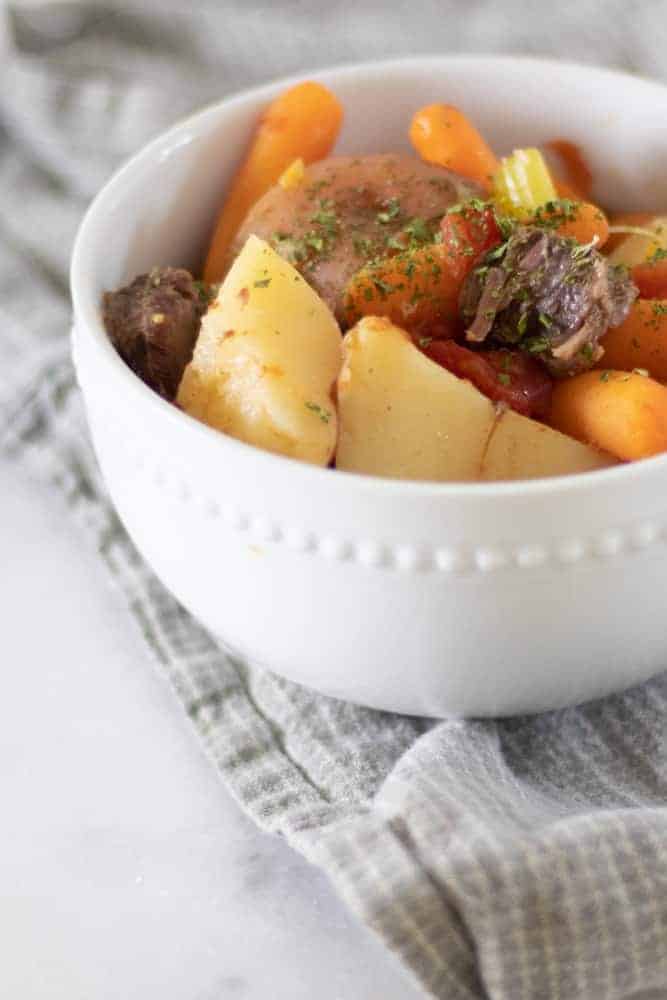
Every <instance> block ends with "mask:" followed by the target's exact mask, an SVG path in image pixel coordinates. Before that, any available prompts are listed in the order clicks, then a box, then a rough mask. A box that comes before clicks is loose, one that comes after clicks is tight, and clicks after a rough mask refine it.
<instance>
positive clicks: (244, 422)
mask: <svg viewBox="0 0 667 1000" xmlns="http://www.w3.org/2000/svg"><path fill="white" fill-rule="evenodd" d="M341 361H342V348H341V333H340V329H339V327H338V324H337V323H336V320H335V319H334V317H333V315H332V313H331V312H330V310H329V308H328V307H327V306H326V305H325V303H324V302H323V301H322V299H321V298H320V297H319V296H318V295H317V293H316V292H314V291H313V289H312V288H311V287H310V286H309V285H308V284H307V283H306V282H305V281H304V280H303V278H302V277H301V275H300V274H298V272H297V271H296V270H295V269H294V268H293V267H292V266H291V264H289V263H287V261H285V260H283V258H282V257H280V256H279V255H278V254H277V253H276V252H275V251H274V250H272V248H271V247H270V246H269V245H268V243H265V242H264V241H263V240H260V239H258V238H257V237H256V236H250V237H249V238H248V240H247V242H246V243H245V245H244V247H243V249H242V250H241V252H240V254H239V255H238V257H237V258H236V261H235V262H234V264H233V266H232V268H231V270H230V271H229V273H228V275H227V277H226V278H225V281H224V282H223V284H222V287H221V288H220V291H219V293H218V295H217V298H216V299H215V301H214V302H213V303H212V304H211V306H210V307H209V309H208V312H207V313H206V315H205V316H204V319H203V322H202V327H201V331H200V333H199V337H198V339H197V344H196V346H195V351H194V355H193V358H192V361H191V362H190V364H189V365H188V367H187V368H186V370H185V373H184V375H183V379H182V381H181V385H180V387H179V391H178V397H177V402H178V405H179V406H180V407H181V408H182V409H183V410H185V411H186V412H187V413H189V414H190V415H191V416H193V417H196V418H197V419H198V420H201V421H203V422H204V423H206V424H209V425H210V426H211V427H215V428H217V429H218V430H221V431H224V433H226V434H229V435H231V436H232V437H235V438H238V439H240V440H241V441H245V442H247V443H248V444H253V445H256V446H257V447H259V448H264V449H266V450H267V451H272V452H277V453H279V454H281V455H288V456H290V457H292V458H298V459H301V460H303V461H305V462H311V463H313V464H315V465H328V463H329V462H330V460H331V458H332V456H333V452H334V448H335V444H336V433H337V418H336V409H335V405H334V402H333V398H332V395H331V390H332V387H333V384H334V382H335V379H336V377H337V375H338V373H339V370H340V366H341Z"/></svg>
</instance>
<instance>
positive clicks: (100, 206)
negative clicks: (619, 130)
mask: <svg viewBox="0 0 667 1000" xmlns="http://www.w3.org/2000/svg"><path fill="white" fill-rule="evenodd" d="M453 63H456V64H458V65H462V66H472V65H473V64H477V65H478V66H481V67H482V68H484V69H486V70H487V71H488V72H489V74H491V73H494V72H495V73H497V72H505V73H506V72H511V71H512V70H513V69H514V68H515V67H516V65H517V64H520V65H522V66H524V67H527V68H529V69H531V68H532V69H534V70H535V71H536V72H537V71H544V70H545V69H547V70H550V71H552V72H553V71H555V70H557V71H558V72H559V73H563V72H568V71H570V72H575V73H577V74H583V75H585V76H588V77H597V78H598V79H600V80H607V81H611V80H612V79H613V80H614V81H616V82H617V83H618V82H622V81H626V82H630V81H631V82H632V84H633V86H637V85H639V86H641V87H645V88H646V89H647V90H648V91H650V90H652V91H654V94H655V96H656V97H657V96H661V97H662V99H663V100H665V99H666V98H667V85H665V84H663V83H661V82H660V81H658V80H654V79H652V78H650V77H647V76H643V75H640V74H636V73H628V72H624V71H622V70H618V69H609V68H606V67H601V66H596V65H594V64H587V63H580V62H574V61H561V60H559V59H554V58H548V57H535V56H527V55H523V54H516V55H494V54H473V53H470V54H451V55H448V54H445V55H423V56H402V57H398V58H389V59H378V60H365V61H361V62H354V63H343V64H341V65H333V66H326V67H317V68H314V69H308V70H303V71H300V72H299V73H295V74H291V75H289V76H281V77H276V78H274V79H272V80H270V81H268V82H266V83H263V84H261V85H259V86H256V87H251V88H246V89H243V90H240V91H237V92H235V93H233V94H230V95H228V96H226V97H224V98H222V99H220V100H216V101H212V102H209V103H208V104H206V105H204V106H203V107H202V108H200V109H198V110H195V111H193V112H192V113H190V114H189V115H187V116H185V117H184V118H181V119H180V120H178V121H176V122H175V123H174V124H173V125H171V126H170V127H169V128H168V129H166V130H164V131H162V132H161V133H159V134H158V135H157V136H155V137H154V138H153V139H151V140H149V142H147V143H146V144H145V145H144V146H142V147H141V148H140V149H139V150H138V151H137V152H136V153H134V154H133V155H132V156H130V157H129V158H128V159H127V160H125V161H124V163H122V164H121V165H120V166H119V167H118V168H117V169H116V170H115V171H114V172H113V174H112V175H111V177H110V178H109V179H108V180H107V182H106V183H105V184H104V185H103V187H102V188H101V189H100V191H99V192H98V194H97V195H96V196H95V197H94V199H93V201H92V202H91V204H90V205H89V207H88V209H87V211H86V213H85V214H84V216H83V219H82V220H81V222H80V224H79V228H78V231H77V234H76V238H75V241H74V246H73V250H72V256H71V265H70V290H71V297H72V303H73V309H74V331H73V337H74V342H75V344H76V339H77V338H79V337H85V338H86V339H87V342H88V344H89V346H90V347H91V349H92V350H93V352H94V354H95V360H96V363H99V365H100V366H101V367H102V368H103V369H104V371H105V373H106V374H107V375H108V377H109V378H110V379H112V380H113V382H114V383H115V384H116V386H117V388H118V391H119V392H124V393H128V392H129V394H130V399H131V400H132V402H133V405H135V406H136V407H137V408H138V409H140V410H144V411H145V412H147V413H150V414H152V415H154V416H155V419H156V420H164V421H169V422H171V424H172V426H175V427H176V428H178V429H179V430H180V432H181V433H184V434H189V435H195V436H197V437H198V439H199V440H200V441H201V442H204V443H206V442H209V443H210V444H211V446H212V447H216V448H217V449H221V450H222V455H221V457H223V458H224V454H225V453H227V454H228V455H229V457H230V458H233V457H234V456H235V455H236V456H238V457H241V456H244V457H245V458H248V457H252V459H253V461H254V462H257V463H260V462H261V463H262V465H263V466H265V467H266V468H267V470H269V469H270V470H272V471H274V472H276V473H278V472H280V471H281V470H283V471H286V470H292V472H296V471H297V469H298V473H299V475H300V476H303V477H304V479H305V480H306V482H307V481H311V482H313V484H315V483H316V482H317V483H319V484H321V485H324V484H325V482H326V484H328V485H329V486H334V485H335V484H338V486H337V488H340V489H350V490H357V491H360V492H363V493H366V492H368V491H373V492H376V491H381V492H383V493H384V494H386V495H394V496H400V497H422V498H427V499H438V498H442V499H445V498H448V499H454V500H464V499H465V498H469V499H473V498H475V499H479V500H482V499H489V498H498V499H501V498H507V499H512V498H515V497H519V496H520V497H521V498H523V499H525V498H526V497H528V496H536V497H544V496H545V495H549V496H558V495H559V494H564V493H577V492H581V491H588V490H589V489H590V488H592V487H594V486H598V487H599V488H600V489H606V488H609V487H612V486H615V485H619V486H620V485H622V484H624V483H625V482H627V483H628V484H630V483H631V482H634V479H635V477H636V476H637V475H639V474H641V475H643V476H658V477H661V476H662V474H663V472H664V470H665V469H667V453H666V454H661V455H656V456H653V457H651V458H645V459H642V460H640V461H639V462H629V463H621V464H619V465H616V466H612V467H610V468H608V469H601V470H595V471H592V472H584V473H575V474H570V475H561V476H553V477H548V478H537V479H518V480H510V481H497V482H475V481H468V482H461V481H455V482H440V481H434V480H407V479H395V478H389V477H384V476H375V475H368V474H365V473H358V472H351V471H347V470H342V469H332V468H328V467H320V466H316V465H312V464H310V463H306V462H302V461H300V460H298V459H294V458H290V457H288V456H284V455H278V454H275V453H273V452H269V451H265V450H263V449H261V448H257V447H256V446H254V445H251V444H247V443H246V442H243V441H239V440H237V439H236V438H233V437H230V436H229V435H226V434H224V433H222V432H221V431H219V430H216V429H214V428H212V427H209V426H207V425H206V424H204V423H202V422H201V421H199V420H196V419H195V418H193V417H191V416H189V414H187V413H184V412H183V411H182V410H180V409H178V408H177V407H176V406H174V405H173V404H171V403H169V402H167V401H166V400H165V399H163V398H162V397H161V396H159V395H158V394H157V393H156V392H154V391H153V390H152V389H150V388H149V387H148V386H147V385H146V384H145V383H144V382H142V381H141V379H140V378H139V377H138V376H137V375H135V373H134V372H133V371H132V370H131V369H130V368H129V367H128V366H127V365H126V364H125V363H124V362H123V360H122V359H121V357H120V356H119V355H118V353H117V352H116V350H115V349H114V348H113V346H112V344H111V342H110V340H109V338H108V336H107V334H106V331H105V329H104V325H103V322H102V317H101V311H100V307H99V301H98V300H97V298H96V296H95V295H94V294H93V290H92V287H91V285H90V281H89V268H88V260H89V259H90V251H91V248H95V247H96V245H98V241H96V239H95V237H94V232H95V229H96V228H97V226H98V223H99V219H100V218H102V217H103V216H104V214H105V211H106V209H107V206H108V205H109V204H110V203H113V202H114V200H115V199H116V197H117V195H118V194H119V193H120V192H121V191H122V189H123V187H124V186H125V184H126V182H127V181H128V180H129V179H130V178H131V177H132V175H133V174H134V173H135V172H136V171H137V170H139V169H150V165H151V164H154V163H159V162H160V159H161V158H163V157H164V156H167V155H169V152H170V151H171V150H172V149H174V148H176V147H177V146H179V145H183V144H186V143H188V142H190V141H192V140H193V139H194V138H196V137H198V136H201V135H205V134H207V132H208V125H209V121H212V122H217V120H218V117H219V115H220V114H221V113H224V110H225V109H227V108H230V109H231V108H237V107H239V106H242V105H244V104H246V103H249V104H252V103H255V102H257V101H259V100H269V99H270V98H271V97H273V96H274V95H275V93H276V92H277V91H279V90H280V89H282V88H286V87H289V86H292V85H294V84H295V83H298V82H299V81H302V80H305V79H313V78H316V79H318V80H322V81H323V82H325V83H329V84H331V85H332V86H333V87H335V82H336V80H340V79H345V78H349V77H354V76H355V75H358V74H364V75H365V76H366V78H367V79H368V78H369V77H373V76H378V77H379V76H382V75H384V74H386V73H388V72H394V71H404V72H409V71H410V70H411V69H414V70H417V69H419V70H423V69H424V68H428V66H434V67H436V66H437V67H438V68H439V69H442V67H443V66H447V65H452V64H453ZM184 133H185V134H184ZM188 133H190V134H188ZM75 364H76V362H75ZM205 446H206V447H208V445H207V444H205ZM259 471H260V470H258V472H259ZM322 477H325V479H323V478H322ZM345 484H347V486H346V485H345Z"/></svg>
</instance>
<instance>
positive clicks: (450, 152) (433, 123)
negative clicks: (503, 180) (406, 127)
mask: <svg viewBox="0 0 667 1000" xmlns="http://www.w3.org/2000/svg"><path fill="white" fill-rule="evenodd" d="M410 142H411V143H412V145H413V146H414V148H415V149H416V151H417V152H418V153H419V155H420V156H421V158H422V159H423V160H426V162H427V163H435V164H436V165H437V166H440V167H447V168H448V169H449V170H453V171H454V172H455V173H457V174H462V175H463V176H464V177H469V178H470V179H471V180H474V181H476V182H477V183H478V184H479V185H480V186H481V187H483V188H484V190H485V191H488V190H490V187H491V178H492V176H493V174H495V172H496V170H497V169H498V160H497V158H496V156H495V154H494V152H493V151H492V150H491V149H490V148H489V146H488V145H487V143H486V142H485V141H484V139H483V138H482V136H481V135H480V134H479V132H478V131H477V129H476V128H475V126H474V125H473V124H472V123H471V122H470V121H469V120H468V119H467V118H466V116H465V115H464V114H463V112H462V111H459V109H458V108H454V107H452V106H451V105H450V104H429V105H427V106H426V107H424V108H420V110H419V111H417V112H416V114H415V115H414V117H413V119H412V122H411V124H410Z"/></svg>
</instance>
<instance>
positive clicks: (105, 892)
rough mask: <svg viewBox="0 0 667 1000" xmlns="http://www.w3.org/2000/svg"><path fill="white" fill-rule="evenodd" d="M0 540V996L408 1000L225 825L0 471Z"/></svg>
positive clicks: (311, 886)
mask: <svg viewBox="0 0 667 1000" xmlns="http://www.w3.org/2000/svg"><path fill="white" fill-rule="evenodd" d="M0 525H1V528H0V552H1V557H0V609H1V611H0V614H1V621H2V639H3V657H2V660H3V669H2V677H3V693H2V698H0V801H1V803H2V805H1V813H0V815H1V822H0V936H1V940H2V946H1V947H0V952H1V954H2V957H1V959H0V995H2V996H3V997H8V998H9V997H11V998H12V1000H112V998H113V1000H118V998H121V997H122V998H123V1000H134V998H137V1000H158V998H159V1000H225V998H230V1000H398V998H400V1000H413V998H416V997H417V996H418V994H417V992H416V991H415V990H414V989H413V988H412V986H411V985H410V984H409V983H408V982H407V980H406V979H405V977H404V974H403V973H402V971H401V970H400V969H399V967H398V965H397V964H396V963H395V961H394V959H393V958H391V957H390V956H388V955H386V954H385V953H384V952H383V950H382V948H381V947H380V945H379V944H378V943H377V942H376V941H375V940H374V939H373V938H372V937H371V935H370V934H369V933H368V932H367V931H366V930H365V929H364V928H363V927H361V926H360V925H358V924H357V922H356V920H355V919H354V918H353V917H352V916H350V915H349V914H348V913H347V912H346V910H345V909H344V907H343V906H342V904H340V903H339V902H338V900H337V899H336V898H335V896H334V894H333V892H332V891H331V889H330V888H329V885H328V883H327V882H326V880H325V878H324V877H323V876H322V875H321V874H320V873H319V872H318V871H317V870H315V869H314V868H311V867H310V866H308V865H307V864H306V863H305V862H304V861H302V859H301V858H300V857H298V856H297V855H296V854H295V853H293V852H292V851H291V850H290V849H289V848H288V847H287V846H286V845H285V844H284V843H283V842H282V841H280V840H279V839H277V838H273V837H269V836H266V835H264V834H261V833H259V832H258V831H257V830H256V829H255V828H254V827H253V826H252V824H251V823H250V822H249V821H248V820H247V819H246V818H245V817H244V816H243V815H242V814H241V813H240V811H239V810H238V808H237V806H236V805H235V803H234V802H233V801H232V800H231V798H230V797H229V795H228V794H227V792H226V791H225V789H224V787H223V786H222V785H221V783H220V781H219V779H218V777H217V775H216V773H215V771H214V769H213V767H212V766H211V765H210V764H209V762H208V761H207V760H206V759H205V757H204V756H203V754H202V752H201V750H200V748H199V746H198V744H197V742H196V739H195V737H194V734H193V733H192V732H191V731H190V729H189V727H188V725H187V723H186V721H185V719H184V718H183V717H182V715H181V712H180V709H179V707H178V706H177V704H176V702H175V700H174V699H173V698H172V695H171V692H170V691H169V689H168V687H167V685H166V683H165V682H164V681H163V679H162V678H161V677H159V676H158V674H157V673H156V672H155V671H154V669H153V667H152V665H151V664H150V662H149V661H148V659H147V657H146V656H145V654H144V652H143V649H142V645H141V640H140V638H139V636H138V635H137V634H135V633H134V632H133V631H132V630H130V629H128V627H127V619H126V615H125V612H124V609H123V607H122V603H121V599H120V597H119V595H117V594H116V593H115V591H114V590H113V588H112V586H111V585H110V584H109V583H108V581H107V580H106V577H105V576H104V573H103V571H102V569H101V568H100V567H98V565H97V564H96V562H95V560H94V558H92V557H91V555H90V553H89V552H88V551H87V550H86V548H85V545H84V544H83V543H82V541H81V540H80V539H79V537H78V535H77V531H76V529H75V527H74V526H73V525H72V524H71V523H70V522H69V520H68V519H67V517H66V516H65V515H64V513H63V510H62V508H60V507H59V506H58V504H57V503H55V502H54V501H53V500H52V499H51V498H49V497H48V496H47V495H46V494H45V493H41V492H40V491H39V490H37V489H36V488H35V487H34V485H31V484H28V483H27V482H26V481H25V479H23V478H22V476H19V475H18V474H17V470H16V469H15V467H13V466H11V465H8V464H6V463H2V462H0Z"/></svg>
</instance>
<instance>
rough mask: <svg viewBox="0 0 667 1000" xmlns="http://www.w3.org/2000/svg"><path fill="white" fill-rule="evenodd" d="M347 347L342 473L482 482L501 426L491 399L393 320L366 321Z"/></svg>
mask: <svg viewBox="0 0 667 1000" xmlns="http://www.w3.org/2000/svg"><path fill="white" fill-rule="evenodd" d="M343 344H344V362H343V368H342V370H341V373H340V377H339V379H338V412H339V421H340V433H339V439H338V450H337V454H336V465H337V467H338V468H339V469H348V470H351V471H354V472H364V473H369V474H373V475H377V476H389V477H392V478H396V479H423V480H432V481H433V480H474V479H477V478H478V477H479V470H480V466H481V462H482V456H483V454H484V450H485V448H486V444H487V441H488V438H489V435H490V433H491V430H492V428H493V425H494V422H495V419H496V417H495V410H494V407H493V404H492V403H491V402H490V401H489V400H488V399H487V398H486V397H485V396H483V395H482V394H481V393H480V392H478V391H477V389H475V388H474V387H473V386H472V385H471V384H470V382H466V381H463V380H462V379H459V378H457V377H456V376H455V375H452V374H451V372H448V371H447V370H446V369H445V368H443V367H442V366H441V365H438V364H436V363H435V362H434V361H431V360H430V359H429V358H427V357H426V356H425V355H424V354H422V352H421V351H420V350H418V348H417V347H415V345H414V344H413V342H412V340H411V339H410V337H409V336H408V334H407V333H405V331H404V330H401V329H400V328H399V327H397V326H394V325H393V324H392V323H391V322H390V321H389V320H388V319H384V318H379V317H376V316H368V317H365V318H364V319H362V320H360V321H359V323H357V325H356V326H355V327H354V328H353V329H352V330H350V331H349V333H348V334H347V335H346V336H345V338H344V341H343Z"/></svg>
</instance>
